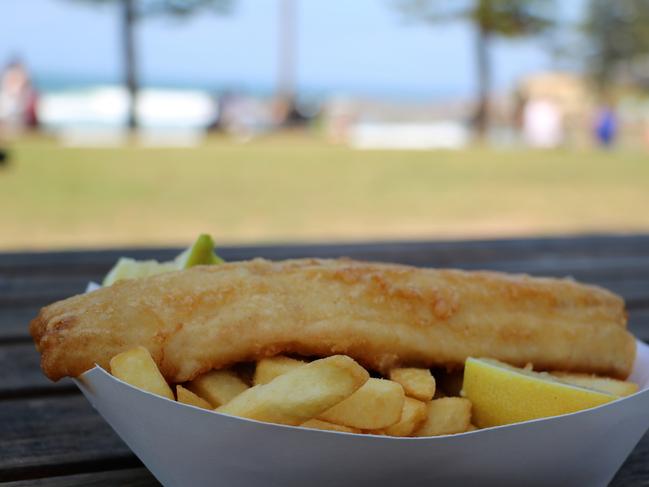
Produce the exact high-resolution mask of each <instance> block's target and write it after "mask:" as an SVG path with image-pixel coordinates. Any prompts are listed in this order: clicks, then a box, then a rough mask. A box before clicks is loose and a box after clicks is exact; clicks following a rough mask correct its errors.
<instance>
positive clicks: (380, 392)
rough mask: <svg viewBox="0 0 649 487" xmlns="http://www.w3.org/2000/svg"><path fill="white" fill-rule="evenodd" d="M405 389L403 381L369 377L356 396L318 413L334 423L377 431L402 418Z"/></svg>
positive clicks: (319, 417) (322, 417) (321, 417)
mask: <svg viewBox="0 0 649 487" xmlns="http://www.w3.org/2000/svg"><path fill="white" fill-rule="evenodd" d="M404 397H405V395H404V392H403V387H401V384H398V383H396V382H393V381H391V380H385V379H370V380H368V381H367V382H366V383H365V384H364V385H363V387H361V388H360V389H358V391H356V392H355V393H354V394H353V395H351V396H350V397H348V398H347V399H345V400H344V401H342V402H341V403H339V404H336V405H335V406H334V407H332V408H331V409H329V410H327V411H326V412H324V413H322V414H321V415H320V416H318V419H323V420H325V421H329V422H331V423H336V424H343V425H345V426H350V427H352V428H358V429H363V430H375V429H382V428H387V427H388V426H391V425H393V424H395V423H397V422H398V421H399V419H400V418H401V410H402V409H403V402H404Z"/></svg>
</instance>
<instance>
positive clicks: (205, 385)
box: [187, 370, 248, 408]
mask: <svg viewBox="0 0 649 487" xmlns="http://www.w3.org/2000/svg"><path fill="white" fill-rule="evenodd" d="M187 388H188V389H189V390H190V391H192V392H193V393H194V394H197V395H199V396H200V397H202V398H203V399H206V400H207V401H208V402H209V403H210V404H211V405H212V407H215V408H216V407H219V406H222V405H224V404H227V403H228V402H230V401H231V400H232V399H234V398H235V397H236V396H238V395H239V394H241V393H242V392H243V391H245V390H246V389H248V384H246V383H245V382H244V381H242V380H241V379H240V378H239V376H238V375H237V374H235V373H234V372H232V371H231V370H212V371H211V372H207V373H206V374H203V375H201V376H199V377H197V378H196V379H194V380H193V381H191V382H188V383H187Z"/></svg>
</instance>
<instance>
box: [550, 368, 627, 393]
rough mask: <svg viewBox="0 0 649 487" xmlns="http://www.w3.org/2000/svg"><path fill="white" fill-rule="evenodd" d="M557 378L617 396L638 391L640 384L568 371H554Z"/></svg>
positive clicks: (553, 373)
mask: <svg viewBox="0 0 649 487" xmlns="http://www.w3.org/2000/svg"><path fill="white" fill-rule="evenodd" d="M552 375H553V376H554V377H556V378H557V379H559V380H561V381H563V382H567V383H569V384H575V385H578V386H581V387H587V388H589V389H595V390H596V391H602V392H608V393H609V394H614V395H616V396H630V395H631V394H635V393H636V392H638V384H636V383H635V382H630V381H625V380H617V379H610V378H608V377H598V376H596V375H589V374H570V373H568V372H552Z"/></svg>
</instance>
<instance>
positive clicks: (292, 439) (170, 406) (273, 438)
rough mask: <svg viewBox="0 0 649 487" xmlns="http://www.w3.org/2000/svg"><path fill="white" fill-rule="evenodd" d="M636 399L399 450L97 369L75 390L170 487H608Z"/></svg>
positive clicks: (377, 439)
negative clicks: (166, 392) (220, 408)
mask: <svg viewBox="0 0 649 487" xmlns="http://www.w3.org/2000/svg"><path fill="white" fill-rule="evenodd" d="M637 352H638V353H637V358H636V363H635V365H634V369H633V374H632V376H631V380H633V381H635V382H637V383H638V384H639V385H640V388H641V390H640V392H638V393H636V394H634V395H632V396H629V397H626V398H623V399H620V400H617V401H614V402H612V403H609V404H605V405H603V406H599V407H596V408H593V409H588V410H585V411H580V412H577V413H573V414H568V415H565V416H558V417H554V418H546V419H540V420H535V421H530V422H526V423H519V424H515V425H508V426H501V427H497V428H490V429H485V430H479V431H474V432H470V433H463V434H459V435H451V436H438V437H431V438H392V437H385V436H370V435H356V434H349V433H336V432H328V431H317V430H308V429H302V428H297V427H291V426H281V425H274V424H268V423H261V422H258V421H252V420H247V419H240V418H235V417H231V416H226V415H222V414H219V413H214V412H212V411H207V410H203V409H199V408H196V407H193V406H187V405H185V404H180V403H177V402H174V401H170V400H168V399H165V398H162V397H159V396H155V395H153V394H149V393H147V392H144V391H141V390H139V389H136V388H134V387H132V386H130V385H128V384H126V383H125V382H122V381H120V380H118V379H116V378H115V377H113V376H111V375H110V374H109V373H107V372H106V371H105V370H103V369H102V368H100V367H95V368H94V369H92V370H89V371H87V372H86V373H84V374H83V375H82V376H81V377H79V378H78V379H77V380H76V383H77V385H78V386H79V388H80V389H81V390H82V391H83V394H84V395H85V396H86V398H87V399H88V400H89V401H90V402H91V403H92V405H93V406H94V407H95V409H97V411H99V413H100V414H101V415H102V416H103V417H104V419H106V421H108V423H110V425H111V426H112V427H113V429H114V430H115V431H116V432H117V433H118V434H119V436H121V438H122V439H123V440H124V441H125V442H126V444H128V446H129V447H130V448H131V449H132V450H133V452H134V453H135V454H136V455H137V456H138V457H139V458H140V459H141V460H142V462H143V463H144V464H145V465H146V466H147V467H148V468H149V470H151V472H152V473H153V475H155V476H156V477H157V478H158V480H159V481H160V482H162V484H164V485H165V486H178V487H180V486H192V487H201V486H215V485H219V486H228V487H230V486H247V487H248V486H257V485H259V486H282V487H287V486H300V487H305V486H308V487H318V486H346V485H350V486H351V485H353V486H363V485H372V486H377V485H382V486H383V485H399V486H421V485H435V486H444V485H461V486H469V485H480V486H482V485H484V486H488V485H493V486H504V485H518V486H520V485H525V486H535V485H543V486H547V485H553V486H555V487H556V486H581V485H583V486H605V485H607V484H608V483H609V482H610V480H611V479H612V478H613V476H614V475H615V472H616V471H617V470H618V469H619V467H620V466H621V465H622V463H623V462H624V460H625V459H626V457H627V456H628V455H629V453H630V452H631V451H632V450H633V448H634V447H635V445H636V444H637V443H638V441H639V440H640V438H641V437H642V436H643V435H644V433H645V431H647V428H649V347H648V346H647V345H645V344H643V343H641V342H638V343H637Z"/></svg>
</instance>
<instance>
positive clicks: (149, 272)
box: [102, 257, 178, 286]
mask: <svg viewBox="0 0 649 487" xmlns="http://www.w3.org/2000/svg"><path fill="white" fill-rule="evenodd" d="M176 270H178V266H177V265H176V264H175V263H174V262H158V261H157V260H135V259H129V258H128V257H120V258H119V260H118V261H117V263H116V264H115V265H114V266H113V268H112V269H111V270H110V272H109V273H108V274H106V277H105V278H104V281H103V283H102V285H103V286H110V285H111V284H113V283H115V282H117V281H120V280H122V279H136V278H140V277H148V276H154V275H156V274H162V273H164V272H171V271H176Z"/></svg>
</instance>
